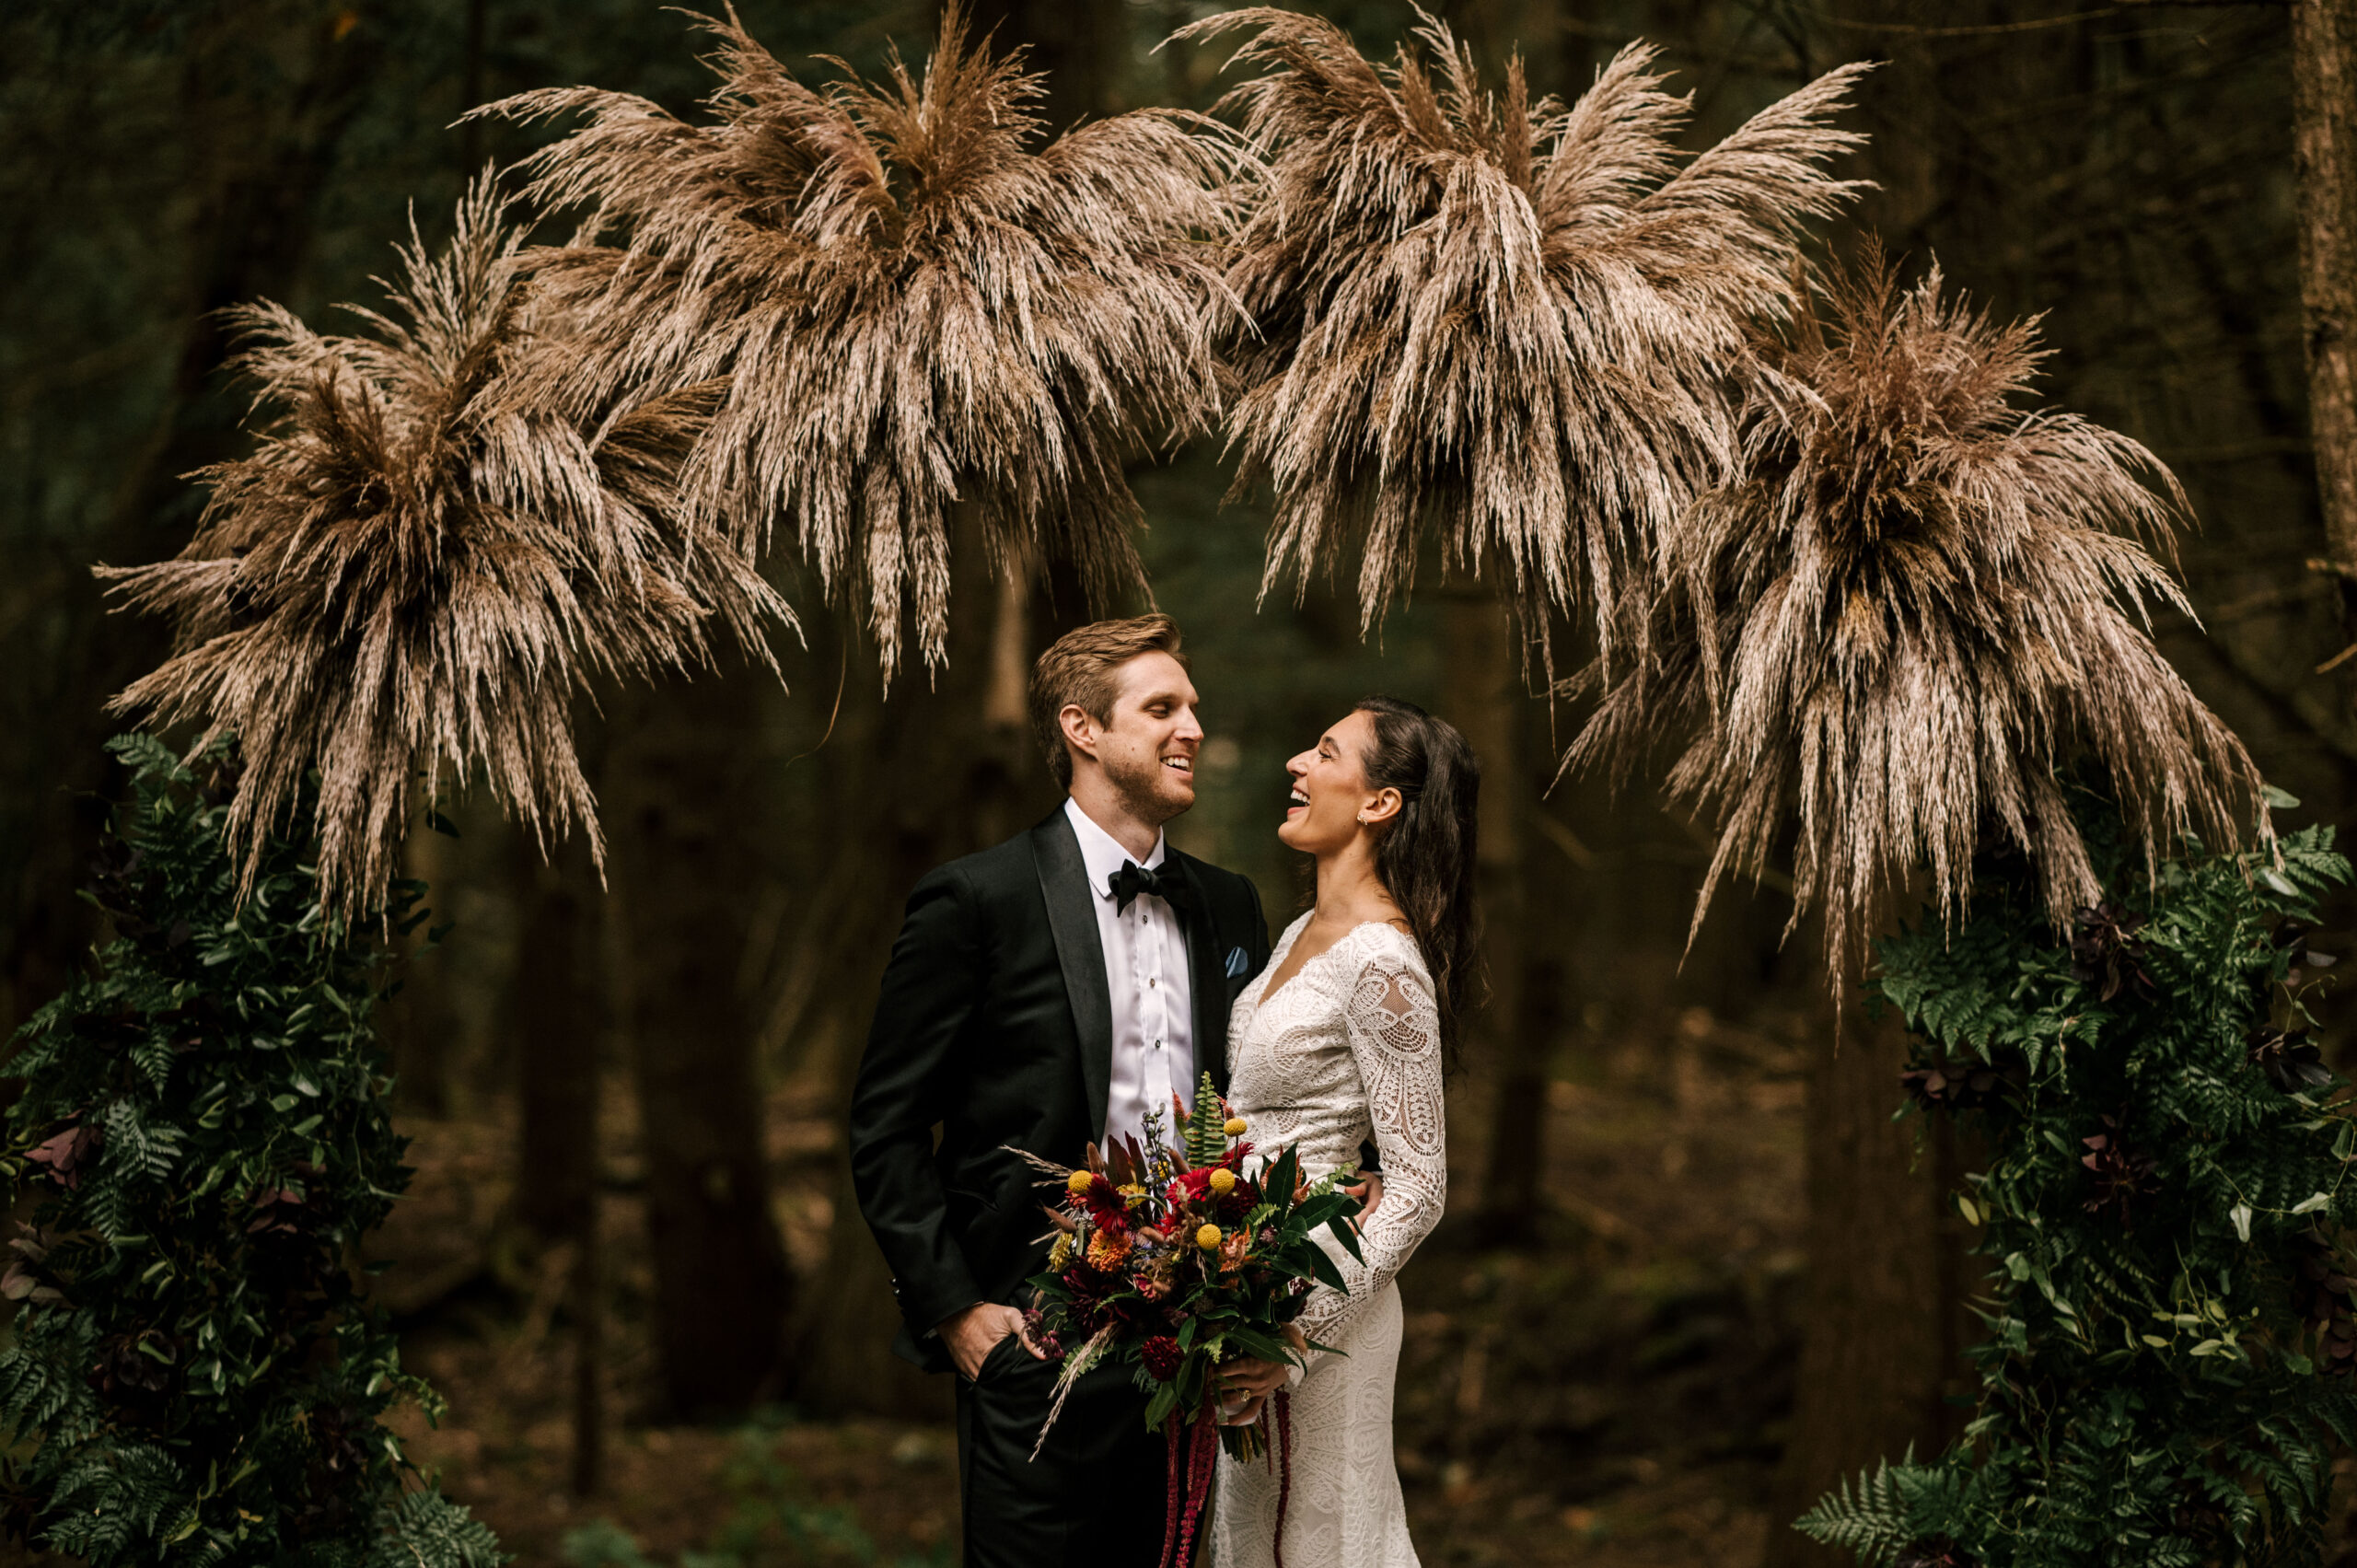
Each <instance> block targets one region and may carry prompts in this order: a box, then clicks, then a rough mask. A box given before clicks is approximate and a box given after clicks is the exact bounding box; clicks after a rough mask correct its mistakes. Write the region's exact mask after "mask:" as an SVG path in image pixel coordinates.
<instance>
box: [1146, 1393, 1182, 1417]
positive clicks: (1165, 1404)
mask: <svg viewBox="0 0 2357 1568" xmlns="http://www.w3.org/2000/svg"><path fill="white" fill-rule="evenodd" d="M1178 1408H1179V1385H1178V1384H1176V1383H1163V1384H1160V1385H1157V1386H1156V1387H1155V1390H1154V1398H1152V1399H1150V1400H1147V1401H1146V1402H1145V1423H1146V1424H1147V1425H1148V1426H1160V1425H1161V1424H1162V1423H1164V1422H1166V1421H1167V1420H1169V1419H1170V1412H1171V1411H1175V1410H1177V1409H1178Z"/></svg>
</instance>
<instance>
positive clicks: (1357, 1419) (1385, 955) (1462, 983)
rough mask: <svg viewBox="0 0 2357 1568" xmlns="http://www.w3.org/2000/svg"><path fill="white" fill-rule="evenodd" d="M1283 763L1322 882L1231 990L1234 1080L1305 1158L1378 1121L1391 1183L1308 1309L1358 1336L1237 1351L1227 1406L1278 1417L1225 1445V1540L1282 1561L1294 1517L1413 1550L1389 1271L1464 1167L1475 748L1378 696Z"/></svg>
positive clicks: (1302, 1560) (1232, 1092) (1310, 1540)
mask: <svg viewBox="0 0 2357 1568" xmlns="http://www.w3.org/2000/svg"><path fill="white" fill-rule="evenodd" d="M1285 771H1286V772H1287V773H1289V774H1290V775H1291V776H1292V779H1293V804H1292V807H1291V808H1290V809H1289V810H1287V811H1286V812H1285V820H1284V825H1283V827H1281V828H1279V829H1278V830H1277V836H1278V837H1279V838H1280V839H1282V840H1283V841H1284V842H1285V843H1286V844H1288V845H1290V846H1291V847H1292V848H1294V849H1297V850H1302V851H1305V852H1306V853H1307V854H1311V855H1314V856H1316V858H1317V862H1318V900H1317V902H1316V904H1315V905H1314V906H1312V908H1311V909H1310V911H1309V912H1308V913H1306V914H1305V915H1303V916H1301V918H1299V919H1298V920H1296V921H1295V922H1294V923H1293V924H1292V925H1291V926H1289V927H1287V928H1286V931H1285V934H1284V936H1283V939H1282V940H1281V941H1279V943H1278V944H1277V949H1276V952H1275V953H1274V955H1273V956H1271V958H1270V960H1269V964H1268V967H1267V968H1265V969H1264V970H1261V971H1260V978H1259V979H1257V980H1255V981H1253V982H1252V983H1251V984H1250V985H1249V986H1248V987H1246V989H1245V991H1244V993H1242V994H1241V995H1239V996H1238V997H1237V1000H1236V1010H1235V1013H1234V1014H1233V1015H1232V1016H1231V1018H1230V1021H1229V1025H1228V1039H1229V1040H1230V1041H1231V1042H1233V1043H1232V1044H1231V1045H1230V1047H1229V1049H1230V1051H1232V1052H1233V1062H1234V1067H1233V1070H1232V1076H1231V1078H1230V1081H1229V1085H1228V1101H1229V1104H1230V1106H1231V1107H1232V1108H1233V1109H1235V1111H1236V1113H1237V1115H1239V1116H1242V1117H1244V1118H1245V1119H1246V1120H1247V1121H1249V1122H1250V1123H1251V1127H1252V1132H1253V1136H1254V1139H1255V1140H1256V1141H1257V1142H1259V1143H1260V1144H1262V1145H1263V1146H1264V1147H1273V1146H1275V1145H1277V1144H1298V1146H1299V1148H1300V1151H1301V1156H1302V1166H1303V1167H1304V1168H1305V1169H1306V1170H1312V1171H1315V1170H1318V1169H1346V1168H1349V1167H1352V1166H1353V1165H1355V1164H1356V1163H1357V1156H1358V1150H1359V1145H1360V1143H1361V1141H1362V1140H1364V1139H1366V1138H1368V1137H1369V1136H1372V1137H1373V1139H1374V1141H1375V1145H1376V1151H1377V1153H1378V1154H1379V1155H1380V1156H1381V1160H1380V1164H1381V1167H1382V1175H1383V1179H1384V1182H1385V1186H1384V1188H1383V1192H1382V1198H1381V1201H1380V1202H1378V1203H1377V1204H1376V1206H1375V1207H1374V1208H1373V1209H1372V1210H1370V1211H1369V1212H1368V1214H1366V1215H1365V1216H1364V1222H1363V1227H1362V1230H1361V1235H1360V1241H1359V1247H1360V1251H1361V1253H1362V1255H1363V1258H1364V1261H1360V1260H1353V1259H1352V1258H1350V1257H1349V1256H1348V1254H1346V1253H1345V1252H1344V1251H1343V1250H1342V1249H1341V1246H1340V1245H1339V1244H1337V1243H1334V1242H1332V1241H1331V1240H1329V1239H1324V1238H1321V1240H1322V1242H1323V1244H1324V1245H1325V1246H1326V1248H1327V1249H1328V1250H1329V1252H1330V1253H1331V1254H1332V1255H1333V1257H1334V1260H1335V1261H1336V1262H1337V1264H1339V1265H1340V1267H1341V1272H1342V1277H1343V1279H1344V1281H1345V1282H1346V1283H1348V1285H1349V1287H1350V1288H1349V1289H1348V1290H1346V1291H1336V1290H1334V1289H1333V1288H1331V1287H1330V1286H1327V1285H1319V1286H1318V1287H1317V1288H1316V1290H1315V1291H1314V1292H1313V1293H1312V1295H1310V1297H1309V1300H1308V1302H1307V1304H1306V1307H1305V1309H1304V1310H1303V1313H1302V1316H1301V1318H1300V1321H1299V1325H1298V1326H1299V1328H1300V1329H1301V1330H1304V1331H1305V1332H1306V1336H1307V1339H1308V1340H1311V1341H1315V1342H1318V1344H1321V1345H1329V1346H1332V1347H1334V1349H1335V1350H1339V1351H1341V1352H1344V1353H1343V1354H1339V1355H1337V1354H1333V1353H1329V1352H1326V1351H1311V1352H1310V1353H1308V1357H1307V1360H1308V1365H1307V1366H1306V1367H1302V1366H1293V1365H1280V1364H1274V1363H1270V1362H1263V1361H1250V1360H1248V1361H1243V1362H1239V1363H1237V1364H1236V1365H1233V1366H1232V1367H1230V1368H1228V1369H1227V1377H1226V1387H1227V1389H1228V1397H1229V1399H1230V1400H1232V1401H1237V1402H1236V1403H1235V1404H1233V1405H1232V1407H1231V1409H1232V1414H1231V1416H1230V1419H1232V1420H1235V1421H1237V1422H1249V1421H1252V1420H1255V1419H1257V1418H1258V1417H1259V1416H1260V1413H1261V1411H1262V1407H1263V1404H1264V1403H1265V1402H1267V1401H1269V1400H1274V1401H1275V1402H1276V1408H1275V1409H1274V1410H1272V1411H1270V1412H1269V1413H1271V1415H1274V1416H1276V1417H1278V1418H1279V1419H1278V1420H1277V1421H1274V1422H1272V1423H1271V1454H1270V1457H1269V1458H1267V1459H1265V1460H1251V1461H1246V1462H1241V1463H1239V1462H1237V1461H1234V1460H1229V1459H1225V1458H1223V1459H1222V1460H1221V1462H1220V1470H1219V1481H1218V1486H1217V1490H1216V1492H1215V1493H1214V1501H1213V1521H1212V1531H1211V1542H1212V1562H1213V1564H1214V1565H1215V1568H1260V1565H1261V1564H1273V1563H1275V1562H1277V1561H1279V1559H1280V1554H1279V1552H1278V1550H1277V1549H1278V1546H1279V1540H1278V1531H1279V1529H1280V1527H1282V1529H1283V1543H1282V1544H1283V1552H1282V1561H1283V1562H1284V1563H1285V1565H1286V1568H1415V1563H1416V1550H1415V1548H1414V1546H1413V1545H1411V1543H1410V1541H1409V1539H1408V1520H1407V1514H1406V1511H1405V1508H1404V1506H1403V1504H1402V1503H1401V1500H1400V1495H1399V1471H1398V1470H1397V1469H1395V1468H1394V1465H1393V1461H1392V1457H1391V1456H1392V1448H1391V1385H1392V1374H1393V1372H1394V1370H1395V1369H1396V1368H1397V1366H1398V1365H1399V1330H1400V1309H1399V1286H1398V1285H1396V1284H1395V1283H1392V1276H1393V1275H1394V1274H1396V1273H1397V1272H1399V1266H1400V1265H1401V1264H1403V1263H1405V1262H1406V1261H1407V1260H1408V1257H1409V1255H1410V1254H1411V1253H1412V1252H1413V1251H1414V1250H1415V1249H1416V1244H1417V1243H1418V1242H1420V1241H1422V1239H1423V1238H1424V1237H1425V1236H1426V1235H1427V1234H1429V1233H1430V1232H1431V1230H1432V1228H1433V1226H1434V1225H1435V1224H1437V1223H1438V1222H1439V1219H1440V1214H1441V1202H1442V1199H1443V1197H1444V1195H1445V1193H1446V1189H1447V1184H1448V1169H1447V1163H1446V1148H1445V1139H1444V1132H1445V1129H1446V1121H1445V1119H1444V1117H1443V1114H1442V1106H1441V1075H1442V1070H1443V1066H1444V1063H1445V1060H1446V1057H1447V1056H1448V1054H1449V1051H1450V1050H1451V1048H1452V1047H1453V1045H1454V1036H1455V1022H1456V1008H1457V1004H1458V1002H1459V1001H1460V1000H1461V999H1462V998H1463V997H1464V995H1465V993H1466V992H1467V990H1468V989H1469V985H1470V983H1471V978H1472V973H1473V969H1474V962H1475V960H1474V946H1475V934H1474V929H1473V848H1474V821H1475V809H1474V808H1475V803H1476V800H1477V798H1478V796H1479V794H1480V767H1479V766H1478V764H1476V762H1475V761H1474V760H1473V753H1472V752H1471V750H1470V749H1468V748H1467V746H1466V744H1465V740H1464V738H1463V737H1462V736H1460V735H1458V734H1457V731H1456V730H1455V729H1453V728H1451V727H1450V726H1447V725H1446V724H1444V723H1442V722H1441V721H1440V720H1439V719H1436V718H1434V717H1433V716H1432V715H1431V714H1427V713H1425V712H1424V711H1423V710H1422V708H1419V707H1416V706H1415V705H1414V704H1412V703H1401V702H1397V701H1394V700H1393V699H1390V698H1387V697H1370V698H1368V699H1366V700H1365V701H1364V702H1362V703H1360V704H1359V705H1358V707H1357V708H1356V709H1355V710H1353V712H1352V714H1350V716H1349V717H1347V718H1345V719H1343V720H1342V721H1341V723H1339V724H1337V725H1335V726H1333V727H1332V728H1331V729H1329V730H1328V731H1327V732H1326V733H1325V734H1324V735H1323V736H1320V737H1319V738H1318V744H1317V746H1316V747H1315V748H1313V749H1310V750H1307V751H1305V752H1303V753H1302V754H1301V755H1300V756H1298V757H1295V759H1293V761H1290V762H1288V763H1286V764H1285ZM1287 1434H1289V1438H1290V1441H1289V1442H1288V1441H1287ZM1281 1458H1282V1460H1283V1462H1282V1463H1281V1462H1280V1459H1281ZM1281 1515H1282V1520H1281V1518H1280V1516H1281Z"/></svg>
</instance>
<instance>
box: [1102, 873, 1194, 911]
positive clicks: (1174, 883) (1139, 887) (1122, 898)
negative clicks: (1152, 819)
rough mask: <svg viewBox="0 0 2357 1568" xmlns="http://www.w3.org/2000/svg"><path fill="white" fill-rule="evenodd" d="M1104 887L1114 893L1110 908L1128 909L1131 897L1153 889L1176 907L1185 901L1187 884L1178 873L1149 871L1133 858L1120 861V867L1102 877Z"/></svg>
mask: <svg viewBox="0 0 2357 1568" xmlns="http://www.w3.org/2000/svg"><path fill="white" fill-rule="evenodd" d="M1105 887H1106V890H1107V891H1109V892H1110V893H1111V894H1112V895H1113V912H1114V913H1116V914H1126V913H1128V912H1129V908H1130V901H1131V900H1133V899H1135V898H1136V897H1137V896H1138V895H1139V894H1140V893H1152V894H1153V895H1154V896H1155V898H1157V899H1160V900H1163V901H1164V902H1165V903H1167V904H1168V905H1170V906H1171V907H1172V908H1173V909H1176V908H1177V907H1178V906H1179V904H1181V903H1183V902H1185V901H1186V898H1187V884H1186V883H1185V882H1183V881H1181V880H1180V879H1179V877H1166V876H1164V875H1162V874H1161V873H1160V872H1158V871H1148V870H1147V869H1146V868H1145V867H1144V866H1143V865H1139V864H1138V863H1137V862H1136V861H1134V860H1125V861H1123V862H1121V869H1120V870H1119V871H1116V872H1114V873H1113V875H1112V876H1110V877H1107V878H1106V879H1105Z"/></svg>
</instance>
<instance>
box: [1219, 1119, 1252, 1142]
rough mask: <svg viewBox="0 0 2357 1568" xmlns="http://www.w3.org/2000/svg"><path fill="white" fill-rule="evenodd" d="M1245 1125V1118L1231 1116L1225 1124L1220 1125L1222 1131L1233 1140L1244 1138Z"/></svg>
mask: <svg viewBox="0 0 2357 1568" xmlns="http://www.w3.org/2000/svg"><path fill="white" fill-rule="evenodd" d="M1245 1125H1246V1124H1245V1121H1244V1118H1242V1117H1240V1116H1231V1117H1229V1118H1228V1119H1227V1120H1226V1121H1225V1122H1223V1123H1221V1124H1220V1131H1221V1132H1225V1133H1226V1134H1227V1135H1228V1136H1229V1137H1231V1138H1241V1137H1242V1136H1244V1131H1245Z"/></svg>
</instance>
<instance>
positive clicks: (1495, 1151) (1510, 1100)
mask: <svg viewBox="0 0 2357 1568" xmlns="http://www.w3.org/2000/svg"><path fill="white" fill-rule="evenodd" d="M1441 637H1442V648H1443V653H1442V657H1443V660H1444V663H1443V669H1442V677H1441V679H1442V701H1443V703H1445V705H1446V712H1445V713H1443V714H1442V715H1441V716H1442V717H1444V718H1446V719H1447V720H1448V721H1449V722H1450V723H1451V724H1454V725H1455V726H1457V729H1458V731H1459V732H1460V733H1462V734H1463V735H1464V737H1465V740H1466V744H1468V745H1469V746H1470V747H1472V749H1473V754H1474V756H1475V757H1476V758H1477V759H1479V761H1480V764H1481V816H1480V835H1481V842H1480V856H1479V869H1478V872H1477V875H1478V878H1479V889H1480V899H1481V921H1482V941H1481V946H1482V954H1483V958H1484V959H1485V961H1486V964H1487V969H1488V979H1489V1001H1488V1003H1487V1005H1483V1006H1481V1007H1480V1008H1478V1009H1469V1010H1468V1012H1467V1013H1466V1015H1465V1020H1464V1034H1463V1047H1464V1050H1465V1053H1466V1056H1467V1059H1468V1060H1469V1062H1470V1063H1472V1064H1473V1068H1474V1071H1475V1072H1476V1073H1477V1074H1480V1078H1482V1079H1484V1080H1486V1081H1487V1082H1488V1083H1489V1085H1490V1086H1491V1088H1492V1093H1493V1094H1494V1096H1495V1098H1494V1099H1493V1100H1492V1106H1491V1115H1490V1127H1489V1145H1488V1148H1487V1150H1486V1157H1485V1160H1484V1165H1483V1179H1482V1182H1481V1191H1480V1211H1479V1218H1478V1220H1477V1222H1476V1224H1477V1229H1478V1231H1479V1233H1480V1237H1482V1239H1483V1240H1485V1241H1489V1242H1492V1243H1496V1244H1502V1245H1525V1244H1527V1243H1529V1242H1530V1241H1533V1240H1535V1239H1536V1238H1537V1237H1538V1217H1539V1214H1540V1212H1541V1206H1542V1199H1541V1196H1540V1191H1539V1178H1540V1173H1541V1172H1542V1171H1543V1170H1544V1168H1545V1165H1546V1114H1547V1074H1548V1068H1549V1065H1550V1060H1549V1053H1550V1047H1551V1046H1552V1044H1553V1040H1552V1038H1551V1036H1550V1034H1549V1033H1548V1032H1546V1031H1545V1030H1544V1029H1543V1028H1539V1027H1537V1025H1538V1020H1535V1019H1533V1018H1531V1017H1528V1016H1526V1015H1527V1011H1528V1009H1527V1007H1526V1005H1525V1002H1526V999H1527V996H1528V995H1529V993H1530V987H1529V986H1528V985H1527V983H1526V979H1527V977H1526V975H1525V973H1524V970H1525V969H1526V968H1527V965H1528V962H1529V959H1530V957H1531V952H1530V944H1529V942H1528V941H1527V924H1528V922H1527V920H1526V918H1525V916H1526V913H1527V912H1526V910H1525V908H1524V898H1525V892H1526V889H1525V880H1526V877H1525V866H1524V859H1525V855H1524V853H1523V851H1524V844H1523V829H1524V820H1523V819H1524V816H1525V814H1526V813H1527V811H1528V809H1529V806H1530V802H1529V799H1528V796H1529V788H1528V781H1527V780H1526V779H1525V778H1524V776H1523V772H1524V769H1523V766H1522V749H1523V748H1522V734H1521V731H1522V724H1523V720H1524V718H1525V716H1526V715H1525V713H1524V710H1525V708H1526V707H1527V706H1528V703H1529V700H1528V699H1527V697H1526V696H1525V695H1524V694H1523V691H1522V690H1521V669H1522V663H1521V656H1522V647H1521V643H1520V639H1519V636H1518V633H1517V632H1516V630H1515V622H1514V620H1513V618H1512V617H1511V616H1510V615H1509V614H1508V613H1507V612H1506V610H1505V608H1504V605H1502V604H1501V603H1500V602H1499V601H1498V599H1497V597H1496V596H1495V595H1494V594H1492V593H1491V592H1490V591H1489V590H1488V589H1487V588H1485V587H1481V586H1480V585H1479V584H1474V583H1467V584H1463V585H1461V586H1459V587H1457V589H1455V590H1454V591H1452V592H1451V593H1450V594H1449V595H1448V596H1447V597H1446V599H1445V601H1444V609H1443V611H1442V621H1441Z"/></svg>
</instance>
